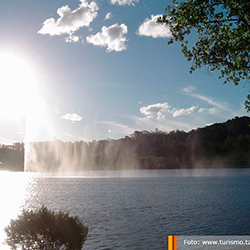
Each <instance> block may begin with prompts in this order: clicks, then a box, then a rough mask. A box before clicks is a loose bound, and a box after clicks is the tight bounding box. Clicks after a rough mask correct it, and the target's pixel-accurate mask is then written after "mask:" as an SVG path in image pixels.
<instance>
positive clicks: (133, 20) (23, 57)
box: [0, 0, 249, 144]
mask: <svg viewBox="0 0 250 250" xmlns="http://www.w3.org/2000/svg"><path fill="white" fill-rule="evenodd" d="M169 4H171V0H154V1H152V0H96V1H91V0H89V1H87V0H70V1H69V0H43V1H34V0H23V1H19V0H8V1H1V2H0V15H1V19H0V30H1V39H0V90H1V92H0V95H1V98H0V143H2V144H12V143H13V142H21V141H23V142H25V141H45V140H53V139H58V140H62V141H72V142H74V141H82V140H84V141H92V140H103V139H108V138H109V139H118V138H123V137H125V136H126V135H131V134H133V132H134V131H141V130H148V131H154V130H155V129H156V128H157V129H159V130H162V131H165V132H170V131H172V130H177V129H179V130H184V131H187V132H188V131H190V130H192V129H197V128H199V127H205V126H207V125H210V124H213V123H219V122H225V121H227V120H228V119H232V118H234V117H235V116H244V115H249V114H248V113H247V112H246V110H245V109H244V100H245V98H246V95H247V94H248V92H249V84H248V83H246V82H242V83H241V84H239V85H238V86H234V85H233V84H231V83H228V84H225V85H224V84H223V79H220V80H219V79H218V76H219V73H218V72H212V73H210V72H208V69H207V67H204V68H201V69H198V70H196V71H195V72H194V73H192V74H190V73H189V68H190V66H191V62H188V61H187V60H186V59H185V57H184V56H183V55H182V53H181V47H180V44H178V43H176V44H173V45H167V42H168V41H169V39H170V37H171V32H170V31H169V29H168V27H167V26H166V25H160V24H156V20H157V17H158V15H162V14H164V11H165V7H166V6H167V5H169ZM194 39H195V37H194V36H191V37H190V42H191V43H192V42H194Z"/></svg>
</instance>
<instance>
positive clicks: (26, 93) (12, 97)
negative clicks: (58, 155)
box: [0, 51, 48, 141]
mask: <svg viewBox="0 0 250 250" xmlns="http://www.w3.org/2000/svg"><path fill="white" fill-rule="evenodd" d="M38 85H39V84H38V79H37V77H36V74H35V71H34V68H33V67H32V65H31V64H29V63H28V60H25V57H22V56H18V55H17V54H16V53H12V52H11V53H10V52H1V51H0V119H2V120H6V121H9V122H11V123H13V122H14V123H19V122H21V123H22V122H23V121H24V122H25V131H20V132H21V133H22V134H23V135H24V139H25V141H33V140H37V139H38V138H39V136H43V134H44V133H43V132H41V126H43V125H44V124H45V123H46V122H48V121H47V120H46V119H47V113H46V108H45V104H44V101H43V100H42V95H41V94H40V92H41V91H38ZM39 89H40V88H39Z"/></svg>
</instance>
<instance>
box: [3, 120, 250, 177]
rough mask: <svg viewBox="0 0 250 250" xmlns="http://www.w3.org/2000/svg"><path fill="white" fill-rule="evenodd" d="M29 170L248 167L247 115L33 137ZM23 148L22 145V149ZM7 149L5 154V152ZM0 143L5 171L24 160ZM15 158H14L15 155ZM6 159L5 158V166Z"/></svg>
mask: <svg viewBox="0 0 250 250" xmlns="http://www.w3.org/2000/svg"><path fill="white" fill-rule="evenodd" d="M29 146H30V149H31V151H30V152H31V153H30V154H28V157H29V158H28V166H27V170H28V171H41V172H43V171H44V172H57V171H83V170H109V169H111V170H122V169H180V168H248V167H250V118H249V117H246V116H245V117H235V118H234V119H231V120H228V121H227V122H224V123H218V124H213V125H210V126H206V127H204V128H198V129H195V130H192V131H190V132H184V131H180V130H174V131H171V132H169V133H167V132H163V131H159V130H158V129H156V130H155V131H150V132H149V131H135V132H134V133H133V134H132V135H129V136H125V137H124V138H121V139H117V140H114V139H107V140H100V141H92V142H84V141H76V142H74V143H73V142H63V141H60V140H54V141H44V142H32V143H31V144H30V145H29ZM21 150H23V148H22V149H21ZM5 152H8V157H7V156H5ZM18 152H19V154H17V149H16V148H13V149H10V148H8V149H6V148H5V147H3V146H2V147H1V148H0V161H1V162H2V163H3V165H2V166H4V165H5V159H8V160H9V162H10V159H11V158H12V156H11V155H13V160H12V162H15V164H17V165H15V164H14V163H13V164H12V165H9V166H10V167H9V169H10V170H17V169H19V168H18V166H19V167H21V166H23V164H20V165H18V164H19V163H20V162H22V160H23V158H22V157H23V155H22V157H21V153H23V151H18ZM17 159H19V160H17ZM7 163H8V161H6V165H7Z"/></svg>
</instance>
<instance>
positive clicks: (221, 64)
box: [158, 0, 250, 111]
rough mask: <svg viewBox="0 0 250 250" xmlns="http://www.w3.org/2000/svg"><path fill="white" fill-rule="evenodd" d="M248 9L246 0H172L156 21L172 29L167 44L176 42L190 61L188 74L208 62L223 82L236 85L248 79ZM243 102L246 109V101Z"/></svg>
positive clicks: (249, 37)
mask: <svg viewBox="0 0 250 250" xmlns="http://www.w3.org/2000/svg"><path fill="white" fill-rule="evenodd" d="M249 10H250V1H246V0H186V1H181V2H178V1H177V0H173V5H172V6H167V8H166V13H167V15H164V16H162V17H160V18H159V19H158V22H159V23H162V24H164V23H165V24H167V25H168V26H169V28H170V30H171V32H172V38H171V39H170V41H169V42H168V44H172V43H173V42H175V41H179V42H180V43H181V46H182V52H183V54H184V56H185V57H187V59H188V60H189V61H191V60H193V65H192V67H191V68H190V72H191V73H192V72H193V71H194V70H196V69H197V68H200V67H201V66H203V65H208V66H209V67H210V70H211V71H214V70H219V71H220V78H222V77H223V78H224V77H225V81H224V83H227V82H233V83H234V84H235V85H238V84H239V82H240V81H241V80H242V79H245V80H249V79H250V12H249ZM192 30H196V32H197V36H198V38H197V41H196V43H195V44H194V45H193V47H192V46H189V44H188V43H189V42H188V40H187V36H188V35H190V33H191V31H192ZM190 47H191V48H190ZM247 99H248V100H249V101H250V99H249V98H247ZM245 104H246V108H247V106H248V111H250V107H249V103H248V102H247V101H246V103H245Z"/></svg>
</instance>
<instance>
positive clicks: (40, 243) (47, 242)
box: [5, 206, 88, 250]
mask: <svg viewBox="0 0 250 250" xmlns="http://www.w3.org/2000/svg"><path fill="white" fill-rule="evenodd" d="M5 232H6V234H7V239H6V244H7V245H8V246H10V247H11V249H25V250H26V249H32V250H35V249H39V250H43V249H44V250H81V249H82V247H83V244H84V242H85V240H86V236H87V234H88V227H86V226H84V223H83V222H82V221H80V220H79V219H78V218H77V217H70V216H69V214H68V213H63V212H61V211H59V212H58V213H55V212H53V211H50V210H48V209H47V208H46V207H45V206H42V208H40V209H39V210H37V211H32V210H31V211H28V210H23V212H22V214H21V215H19V216H18V217H17V219H15V220H11V221H10V224H9V225H8V226H7V227H6V228H5Z"/></svg>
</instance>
